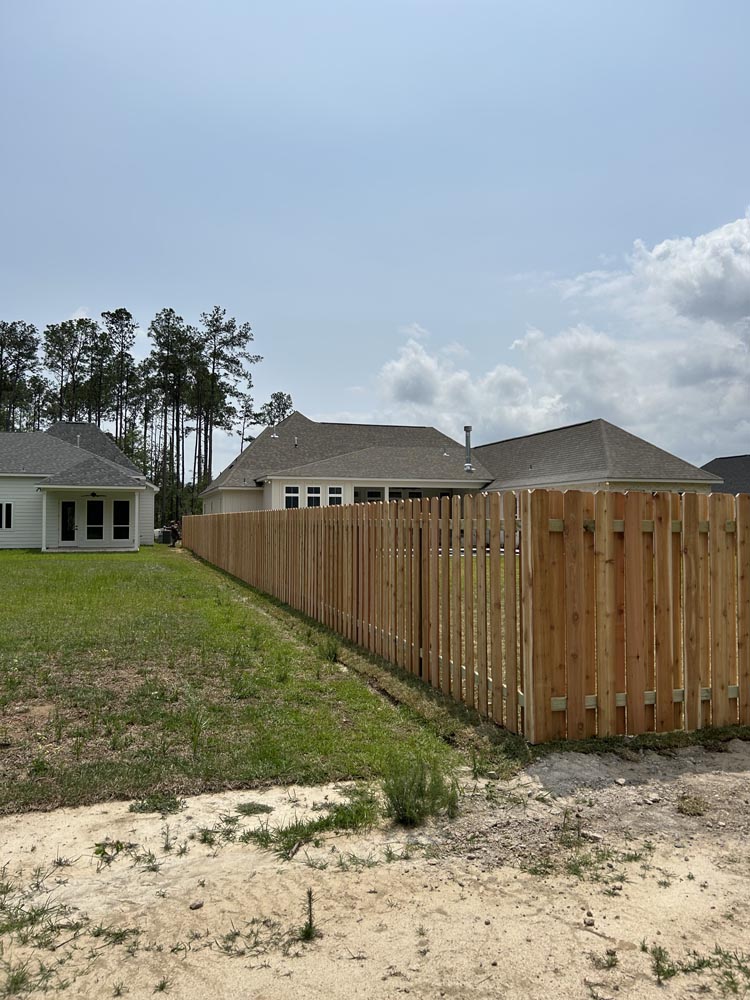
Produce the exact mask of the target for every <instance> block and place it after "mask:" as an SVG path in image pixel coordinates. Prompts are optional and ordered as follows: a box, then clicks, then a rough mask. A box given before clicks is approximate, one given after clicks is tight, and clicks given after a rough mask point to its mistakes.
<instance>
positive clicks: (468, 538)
mask: <svg viewBox="0 0 750 1000" xmlns="http://www.w3.org/2000/svg"><path fill="white" fill-rule="evenodd" d="M473 540H474V498H473V497H472V496H471V494H467V495H466V496H465V497H464V589H463V598H464V668H465V674H464V690H465V692H466V693H465V698H464V700H465V702H466V704H467V705H468V706H469V707H470V708H474V705H475V697H474V636H475V622H474V552H473V544H474V541H473Z"/></svg>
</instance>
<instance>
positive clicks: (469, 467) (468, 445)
mask: <svg viewBox="0 0 750 1000" xmlns="http://www.w3.org/2000/svg"><path fill="white" fill-rule="evenodd" d="M464 433H465V434H466V462H465V463H464V472H473V471H474V466H473V465H472V464H471V424H467V425H466V426H465V427H464Z"/></svg>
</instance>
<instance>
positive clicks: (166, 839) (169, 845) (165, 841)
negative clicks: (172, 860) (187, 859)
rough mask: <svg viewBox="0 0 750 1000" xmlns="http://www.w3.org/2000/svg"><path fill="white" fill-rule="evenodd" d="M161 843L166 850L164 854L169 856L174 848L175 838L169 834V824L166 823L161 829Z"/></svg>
mask: <svg viewBox="0 0 750 1000" xmlns="http://www.w3.org/2000/svg"><path fill="white" fill-rule="evenodd" d="M161 842H162V847H163V848H164V853H165V854H169V853H170V852H171V851H172V849H173V848H174V838H173V837H172V835H171V833H170V832H169V823H165V824H164V826H163V827H162V829H161Z"/></svg>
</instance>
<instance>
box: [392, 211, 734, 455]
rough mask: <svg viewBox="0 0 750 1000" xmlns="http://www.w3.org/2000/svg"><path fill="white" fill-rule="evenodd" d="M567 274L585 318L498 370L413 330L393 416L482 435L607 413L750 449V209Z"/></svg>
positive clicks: (396, 372) (401, 356)
mask: <svg viewBox="0 0 750 1000" xmlns="http://www.w3.org/2000/svg"><path fill="white" fill-rule="evenodd" d="M557 287H558V289H559V291H560V292H561V297H562V300H563V303H564V304H566V305H568V306H569V307H572V309H573V313H574V315H575V319H576V320H577V321H576V322H574V323H572V324H570V325H567V326H565V327H564V328H563V329H560V330H557V331H554V332H545V331H543V330H539V329H536V328H529V329H528V330H526V331H525V333H524V334H523V335H522V336H521V337H519V338H517V339H516V340H515V341H514V342H513V344H512V345H511V347H510V349H509V350H508V349H506V348H501V349H500V350H499V351H498V357H497V358H496V363H495V364H494V366H493V367H492V368H490V369H489V370H484V371H481V370H480V371H477V370H476V368H474V369H472V366H471V361H472V359H471V358H470V357H466V356H462V355H460V354H459V355H457V354H456V353H455V352H454V351H451V350H450V349H442V350H440V349H437V348H432V347H431V346H430V344H431V341H430V339H429V338H428V337H427V336H426V333H427V331H424V330H423V328H421V327H419V330H420V335H419V337H415V336H414V335H413V334H412V332H411V330H410V331H408V333H407V339H406V342H405V343H404V344H403V345H402V346H401V348H400V349H399V351H398V353H397V356H396V357H395V358H392V359H391V360H389V361H388V362H386V363H385V364H384V365H383V367H382V370H381V372H380V375H379V378H378V390H379V396H380V410H379V415H380V416H381V417H384V418H386V419H394V420H396V419H397V420H410V421H418V422H420V423H432V424H435V425H436V426H439V427H441V428H442V429H444V430H445V431H446V432H447V433H450V434H452V435H454V436H460V433H461V428H462V427H463V424H464V423H466V422H467V421H468V422H470V423H472V424H473V425H474V427H475V439H476V440H477V442H480V441H489V440H496V439H498V438H501V437H509V436H513V435H517V434H527V433H531V432H533V431H536V430H541V429H545V428H548V427H554V426H561V425H563V424H566V423H574V422H576V421H579V420H587V419H591V418H594V417H604V418H605V419H608V420H611V421H612V422H613V423H617V424H619V425H620V426H623V427H625V428H626V429H628V430H630V431H632V432H633V433H635V434H639V435H641V436H642V437H645V438H647V439H648V440H650V441H653V442H654V443H655V444H658V445H660V446H661V447H664V448H667V449H669V450H671V451H674V452H676V453H677V454H679V455H682V456H683V457H684V458H686V459H688V460H691V461H694V462H698V463H702V462H705V461H706V460H707V459H709V458H712V457H714V456H715V455H717V454H733V453H739V452H742V453H746V452H747V451H750V216H745V217H744V218H742V219H738V220H737V221H736V222H732V223H729V224H727V225H725V226H722V227H720V228H719V229H716V230H714V231H712V232H710V233H706V234H704V235H701V236H698V237H696V238H681V239H670V240H665V241H664V242H662V243H659V244H658V245H656V246H655V247H653V248H652V249H648V247H646V246H645V245H644V244H643V243H642V242H636V243H635V245H634V250H633V253H632V254H631V256H630V257H629V258H628V259H627V262H626V265H625V266H624V267H621V268H619V269H612V270H597V271H591V272H588V273H586V274H581V275H578V276H576V277H574V278H572V279H569V280H567V281H565V282H558V283H557ZM506 352H507V357H506V358H503V357H502V354H503V353H506ZM506 362H508V363H506ZM510 362H512V363H510Z"/></svg>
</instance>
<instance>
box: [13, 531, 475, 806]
mask: <svg viewBox="0 0 750 1000" xmlns="http://www.w3.org/2000/svg"><path fill="white" fill-rule="evenodd" d="M0 574H1V575H2V576H1V578H2V581H3V587H2V590H3V601H2V605H3V607H2V627H1V629H0V812H12V811H20V810H24V809H34V808H50V807H55V806H60V805H76V804H82V803H87V802H93V801H100V800H106V799H110V798H136V797H139V796H142V795H144V794H146V793H148V792H153V791H163V792H169V793H174V794H189V793H196V792H198V791H204V790H210V789H218V788H232V787H240V786H252V785H259V784H263V783H267V782H282V783H285V782H296V783H301V784H304V783H314V782H322V781H328V780H337V779H342V778H348V777H375V776H378V775H379V774H381V773H382V770H383V768H384V766H385V764H386V763H387V761H388V760H389V759H390V758H391V757H392V755H393V754H404V755H408V756H413V755H417V754H420V755H423V756H426V757H433V758H438V759H439V760H440V761H441V762H442V763H444V764H445V765H447V766H450V765H451V764H455V763H456V762H457V761H458V760H459V759H460V757H459V752H458V751H457V750H456V749H455V748H453V747H452V746H451V745H450V744H451V743H456V742H460V740H459V741H457V740H456V738H455V735H456V731H457V730H461V731H468V729H469V728H470V727H469V725H468V723H467V720H466V718H465V717H464V718H463V719H458V718H457V717H456V715H455V713H456V711H457V709H456V708H454V707H453V706H451V705H447V704H445V702H444V700H443V699H440V698H437V699H436V698H435V696H434V694H433V693H432V692H430V691H429V690H427V689H424V690H417V687H421V686H420V685H419V684H418V682H417V685H416V686H415V685H411V686H410V685H409V683H408V681H404V680H399V679H398V678H395V677H393V676H392V674H389V672H388V671H383V670H382V668H378V667H377V666H376V665H373V664H372V663H368V661H366V660H365V659H364V658H361V657H359V656H358V654H356V653H354V652H353V651H351V650H343V649H342V650H341V653H342V656H343V659H344V660H345V662H346V663H347V666H345V665H343V664H342V663H341V662H336V661H334V660H333V659H332V658H331V657H332V656H335V655H336V652H337V648H338V647H337V642H336V641H335V640H333V639H332V638H331V636H330V634H329V633H327V632H325V631H324V630H321V629H318V628H317V627H316V626H315V625H314V624H311V623H309V622H306V621H305V620H303V619H301V618H300V617H299V616H295V615H292V614H289V613H288V612H286V611H284V610H283V609H281V608H280V607H279V606H278V605H277V604H275V603H274V602H273V601H271V600H269V599H267V598H264V597H262V596H261V595H258V594H257V593H255V592H254V591H252V590H250V589H249V588H247V587H245V586H243V585H242V584H240V583H238V582H237V581H234V580H232V579H231V578H229V577H227V576H225V575H224V574H222V573H220V572H218V571H216V570H214V569H212V568H211V567H209V566H207V565H205V564H202V563H200V562H199V561H198V560H196V559H194V558H193V557H192V556H191V555H190V554H189V553H187V552H183V551H181V550H179V549H178V550H174V549H169V548H168V547H166V546H155V547H154V548H153V549H144V550H143V551H141V552H140V553H134V554H126V553H122V554H65V555H55V554H49V553H48V554H41V553H35V552H13V551H8V550H5V551H0ZM354 659H356V660H358V661H361V662H359V665H358V666H357V665H355V666H350V665H348V664H350V661H352V660H354ZM379 673H380V674H382V676H377V675H378V674H379ZM362 674H364V675H365V676H364V680H365V681H367V683H365V682H364V681H363V677H362V676H361V675H362ZM389 686H390V687H391V688H393V687H394V686H395V687H396V688H398V687H399V686H401V688H402V691H401V694H399V692H396V693H395V694H394V692H393V691H392V690H389V691H388V697H383V694H382V693H379V691H378V690H373V688H378V689H380V691H383V690H384V688H388V687H389ZM401 695H403V697H402V696H401ZM451 713H453V714H451Z"/></svg>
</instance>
